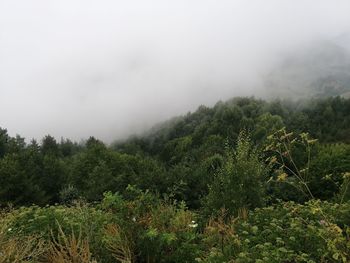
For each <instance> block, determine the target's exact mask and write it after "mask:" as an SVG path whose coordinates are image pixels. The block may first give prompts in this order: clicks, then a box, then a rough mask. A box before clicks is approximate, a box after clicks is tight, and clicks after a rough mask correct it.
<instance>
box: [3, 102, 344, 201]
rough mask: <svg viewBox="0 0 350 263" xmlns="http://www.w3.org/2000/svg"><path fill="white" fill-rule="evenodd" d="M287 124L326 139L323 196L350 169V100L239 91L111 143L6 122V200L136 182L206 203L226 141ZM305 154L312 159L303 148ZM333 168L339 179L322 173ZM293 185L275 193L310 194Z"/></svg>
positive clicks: (317, 179) (320, 165) (319, 170)
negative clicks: (15, 130)
mask: <svg viewBox="0 0 350 263" xmlns="http://www.w3.org/2000/svg"><path fill="white" fill-rule="evenodd" d="M282 127H287V130H290V131H294V132H296V133H298V132H301V131H307V132H309V133H310V134H311V135H312V136H314V137H316V138H318V139H319V141H320V142H321V143H320V144H318V145H317V147H315V149H314V151H315V153H314V158H313V160H312V162H311V165H312V166H315V169H312V170H313V171H314V172H313V173H311V175H310V180H311V181H310V185H311V186H310V187H312V188H314V189H313V190H314V191H315V194H316V196H317V197H319V198H322V199H327V198H330V197H332V196H334V195H335V194H336V193H337V192H338V191H339V187H340V185H341V180H342V179H341V174H342V173H343V172H344V171H348V170H350V168H349V166H350V157H349V156H350V149H349V146H348V144H347V143H348V142H349V141H350V100H346V99H342V98H339V97H336V98H328V99H324V100H311V101H299V102H287V101H274V102H266V101H263V100H257V99H254V98H234V99H232V100H229V101H227V102H219V103H217V104H216V105H215V106H214V107H212V108H208V107H205V106H201V107H199V108H198V110H197V111H196V112H194V113H189V114H187V115H186V116H183V117H178V118H176V119H174V120H173V121H169V122H168V123H164V124H161V125H159V127H156V128H155V129H154V130H152V131H150V133H149V134H148V135H145V136H143V137H139V138H131V139H129V140H127V141H124V142H121V143H115V144H114V145H112V146H111V147H107V146H106V145H105V144H104V143H102V142H101V141H99V140H97V139H95V138H94V137H91V138H89V139H88V140H87V141H86V142H85V143H83V144H77V143H74V142H72V141H70V140H68V139H66V140H61V141H60V142H57V141H56V140H55V138H53V137H52V136H50V135H48V136H46V137H44V138H43V139H42V141H41V142H40V143H38V142H36V141H35V140H32V141H31V142H30V143H29V144H26V143H25V140H24V138H22V137H20V136H16V137H11V136H9V135H8V134H7V131H6V129H1V130H0V185H1V188H0V204H1V205H2V206H4V205H6V204H8V203H12V204H14V205H28V204H32V203H35V204H39V205H44V204H47V203H51V204H52V203H58V202H67V201H69V200H70V199H73V198H76V197H78V196H79V197H82V198H84V199H86V200H88V201H95V200H100V199H101V198H102V194H103V193H104V192H105V191H113V192H121V193H122V192H123V191H124V190H125V189H126V187H127V186H128V185H135V186H136V187H138V188H139V189H142V190H147V189H148V190H150V191H152V192H157V193H159V194H162V195H164V194H165V195H170V196H174V198H177V199H179V200H184V201H186V202H187V203H188V205H189V206H190V207H193V208H199V207H200V206H201V200H202V198H203V197H204V196H206V195H207V194H208V185H209V184H210V183H211V182H212V180H213V178H214V176H215V174H217V169H218V168H220V167H221V166H222V163H223V162H224V159H225V158H226V157H225V156H226V153H225V151H226V150H225V145H232V146H235V143H236V140H237V137H238V134H239V132H240V131H242V130H245V131H246V132H247V133H249V134H250V137H251V140H252V143H253V144H254V147H257V148H258V149H260V150H261V149H262V148H263V147H265V146H266V137H267V136H268V135H269V134H271V133H273V132H275V131H277V130H279V129H281V128H282ZM330 143H333V144H330ZM316 148H317V149H316ZM297 159H298V160H297V161H298V162H300V163H303V162H304V161H305V158H303V156H302V154H299V155H298V157H297ZM329 174H332V175H333V177H332V178H331V179H332V181H329V180H328V181H327V180H326V181H325V179H322V178H324V177H325V176H327V175H329ZM321 179H322V180H321ZM271 191H272V190H271ZM293 193H294V191H293V190H290V193H289V192H288V189H286V190H285V191H281V193H276V192H274V198H282V199H285V200H296V201H302V200H306V199H305V197H300V196H299V195H298V196H293ZM272 199H273V198H272Z"/></svg>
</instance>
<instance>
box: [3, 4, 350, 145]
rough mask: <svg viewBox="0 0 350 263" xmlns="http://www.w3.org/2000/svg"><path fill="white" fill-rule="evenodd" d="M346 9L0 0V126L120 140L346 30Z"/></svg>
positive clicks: (27, 133)
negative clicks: (294, 51) (298, 49)
mask: <svg viewBox="0 0 350 263" xmlns="http://www.w3.org/2000/svg"><path fill="white" fill-rule="evenodd" d="M349 14H350V1H348V0H344V1H342V0H329V1H325V0H313V1H311V0H289V1H287V0H264V1H261V0H255V1H254V0H242V1H241V0H230V1H226V0H212V1H209V0H176V1H169V0H139V1H137V0H128V1H121V0H99V1H97V0H94V1H92V0H60V1H57V0H56V1H54V0H0V127H2V128H6V129H7V130H8V132H9V134H10V135H12V136H14V135H16V134H20V135H21V136H23V137H25V138H26V139H27V140H30V139H31V138H36V139H38V140H40V139H41V138H42V137H43V136H45V135H47V134H51V135H53V136H55V137H56V138H58V139H59V138H61V137H65V138H71V139H73V140H76V141H79V140H80V139H84V138H88V137H89V136H91V135H93V136H95V137H97V138H100V139H102V140H104V141H105V142H107V143H108V142H112V141H113V140H116V139H120V138H125V137H126V136H128V135H131V134H133V133H138V132H140V131H143V130H145V129H147V128H150V127H151V126H153V125H154V124H155V123H157V122H159V121H163V120H166V119H167V118H170V117H172V116H174V115H179V114H185V113H186V112H188V111H193V110H195V109H196V108H197V107H198V106H199V105H201V104H204V105H209V106H210V105H213V104H214V103H215V102H217V101H218V100H226V99H228V98H230V97H232V96H250V95H255V96H258V97H259V96H263V94H262V92H263V91H262V90H261V88H260V87H261V81H262V76H264V74H267V73H268V72H269V70H270V69H271V68H272V67H273V65H274V64H276V63H277V61H279V60H280V58H281V57H283V56H284V55H285V54H287V53H288V52H290V51H291V50H293V49H296V48H300V47H302V46H306V45H308V44H309V43H311V42H314V41H318V40H320V39H333V38H336V37H338V36H339V35H342V34H344V33H345V34H346V33H348V32H350V15H349Z"/></svg>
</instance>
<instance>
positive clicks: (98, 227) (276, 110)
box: [0, 97, 350, 263]
mask: <svg viewBox="0 0 350 263" xmlns="http://www.w3.org/2000/svg"><path fill="white" fill-rule="evenodd" d="M349 261H350V99H345V98H342V97H330V98H323V99H310V100H299V101H287V100H275V101H271V102H268V101H264V100H261V99H256V98H247V97H240V98H233V99H230V100H228V101H226V102H218V103H217V104H216V105H215V106H213V107H206V106H200V107H199V108H198V109H197V110H196V111H195V112H193V113H188V114H186V115H184V116H179V117H175V118H173V119H171V120H169V121H166V122H163V123H160V124H158V125H156V126H155V127H154V128H153V129H151V130H149V131H148V132H146V133H144V134H143V135H139V136H132V137H130V138H129V139H127V140H123V141H116V142H114V143H112V144H111V145H106V144H104V143H103V142H102V141H100V140H98V139H96V138H94V137H90V138H89V139H87V140H86V141H84V142H80V143H76V142H73V141H71V140H69V139H61V140H60V141H57V140H56V139H55V138H54V137H52V136H50V135H47V136H45V137H44V138H43V139H42V140H41V141H40V142H38V141H35V140H32V141H30V142H29V143H27V142H26V140H25V138H22V137H21V136H19V135H17V136H16V137H11V136H10V135H9V134H8V133H7V130H6V129H5V128H2V129H0V263H5V262H6V263H7V262H57V263H63V262H74V263H75V262H81V263H85V262H103V263H108V262H349Z"/></svg>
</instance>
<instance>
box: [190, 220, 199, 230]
mask: <svg viewBox="0 0 350 263" xmlns="http://www.w3.org/2000/svg"><path fill="white" fill-rule="evenodd" d="M188 226H189V227H192V228H196V227H197V226H198V224H197V223H196V221H193V220H192V221H191V224H189V225H188Z"/></svg>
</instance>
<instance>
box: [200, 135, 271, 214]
mask: <svg viewBox="0 0 350 263" xmlns="http://www.w3.org/2000/svg"><path fill="white" fill-rule="evenodd" d="M266 177H267V167H266V166H265V164H264V163H263V162H262V161H261V160H260V156H259V154H258V152H257V151H256V149H254V147H253V145H252V143H251V141H250V138H249V136H248V135H247V134H246V133H245V132H241V133H240V135H239V137H238V140H237V147H236V151H234V152H232V151H231V150H230V149H227V152H226V156H225V161H224V163H223V165H222V168H221V169H220V170H219V172H218V174H217V175H216V177H215V179H214V181H213V183H212V184H211V185H210V187H209V194H208V196H207V197H206V198H205V200H204V206H205V209H206V210H207V214H209V215H210V213H213V212H212V211H214V213H215V212H216V211H220V208H225V209H226V210H227V212H228V214H229V215H237V213H238V210H239V209H241V208H254V207H259V206H262V205H263V204H264V203H265V199H266V196H265V191H266V186H265V185H266V184H265V182H266Z"/></svg>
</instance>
